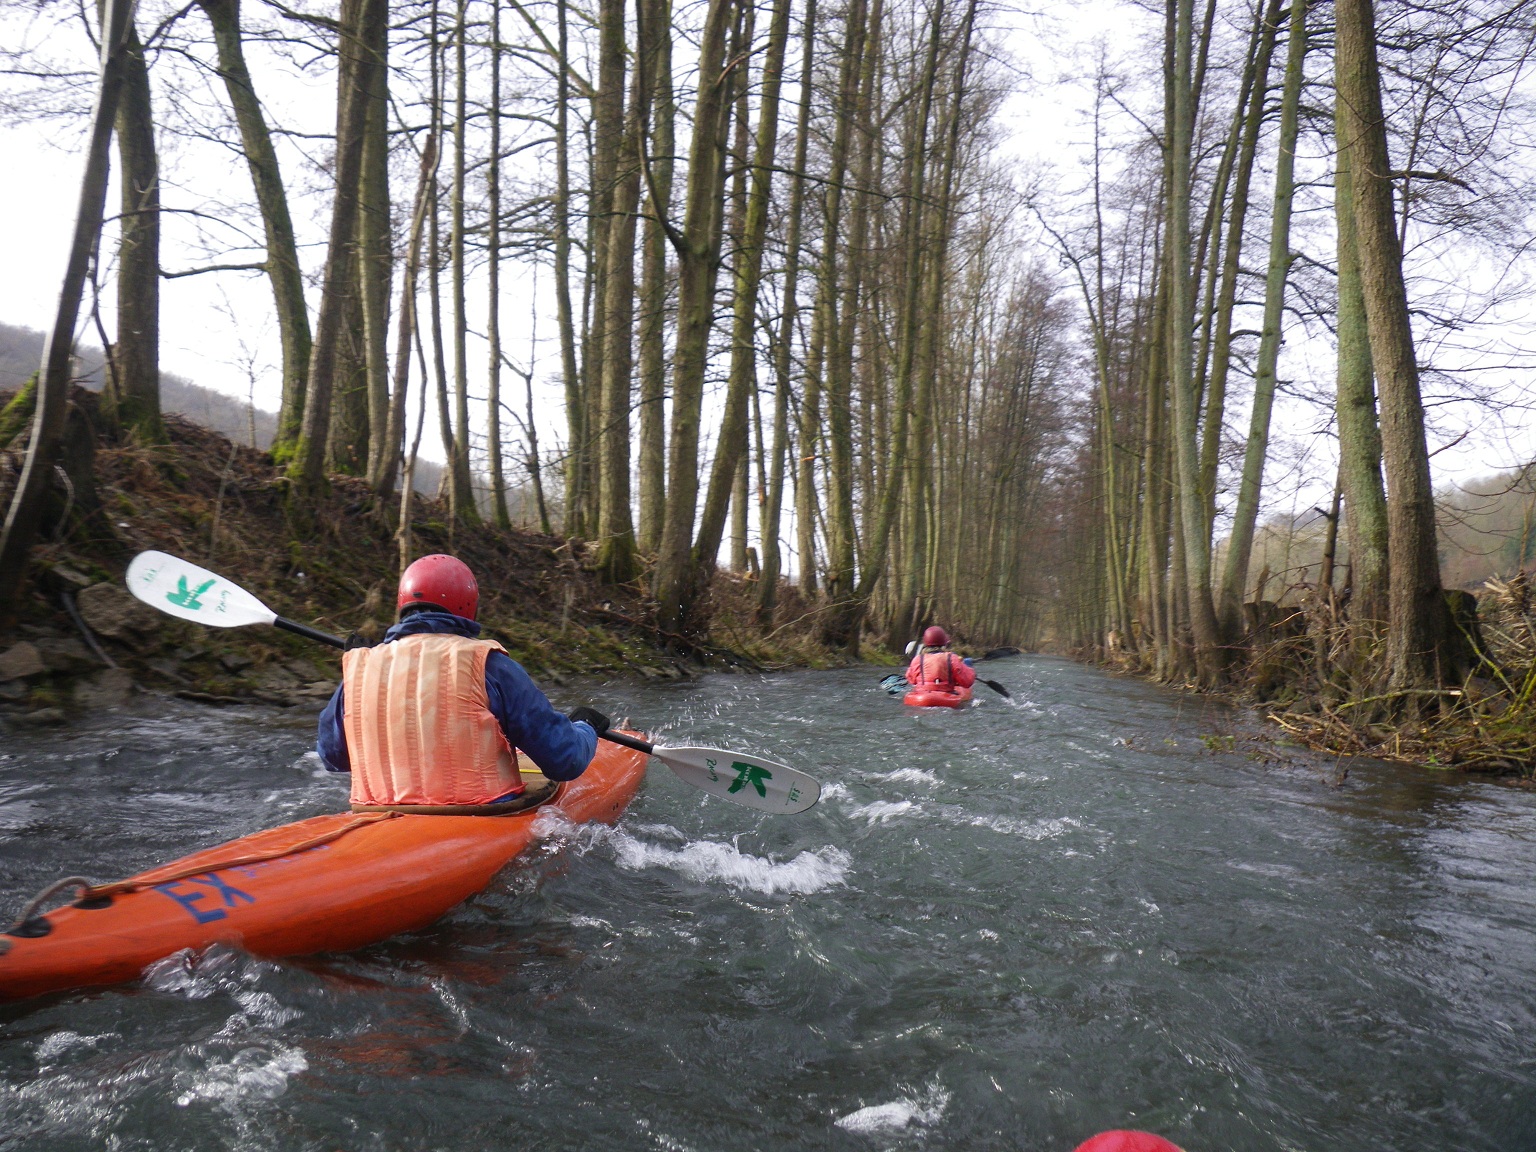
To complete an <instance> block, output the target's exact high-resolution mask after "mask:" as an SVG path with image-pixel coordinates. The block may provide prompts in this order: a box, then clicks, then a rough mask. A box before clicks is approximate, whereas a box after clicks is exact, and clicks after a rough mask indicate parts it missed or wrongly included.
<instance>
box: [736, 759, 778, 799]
mask: <svg viewBox="0 0 1536 1152" xmlns="http://www.w3.org/2000/svg"><path fill="white" fill-rule="evenodd" d="M731 767H732V768H734V769H735V770H736V779H735V780H733V781H731V786H730V787H729V788H727V789H726V791H727V792H740V791H741V790H742V789H743V788H746V787H751V788H754V789H756V790H757V794H758V795H759V796H763V797H766V796H767V795H768V789H767V787H766V782H767V781H769V780H772V779H773V773H772V772H770V771H768V769H766V768H760V767H758V765H756V764H744V763H742V762H741V761H740V760H735V761H732V763H731Z"/></svg>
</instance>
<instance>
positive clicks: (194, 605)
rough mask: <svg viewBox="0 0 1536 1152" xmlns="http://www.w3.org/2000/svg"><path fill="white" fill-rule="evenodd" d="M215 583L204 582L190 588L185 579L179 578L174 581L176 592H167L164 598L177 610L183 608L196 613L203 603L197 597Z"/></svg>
mask: <svg viewBox="0 0 1536 1152" xmlns="http://www.w3.org/2000/svg"><path fill="white" fill-rule="evenodd" d="M216 583H217V581H214V580H204V581H203V582H202V583H201V584H199V585H198V586H197V587H196V588H192V587H190V586H189V585H188V584H187V578H186V577H185V576H181V577H179V578H178V579H177V581H176V591H174V592H167V593H166V594H165V598H166V600H168V601H169V602H170V603H172V604H174V605H176V607H178V608H185V609H187V610H188V611H191V612H196V611H198V610H199V609H201V608H202V606H203V602H202V601H201V600H199V599H198V597H199V596H201V595H202V594H203V593H204V592H206V591H208V589H210V588H212V587H213V586H214V584H216Z"/></svg>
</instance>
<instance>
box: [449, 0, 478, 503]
mask: <svg viewBox="0 0 1536 1152" xmlns="http://www.w3.org/2000/svg"><path fill="white" fill-rule="evenodd" d="M468 9H469V0H458V8H457V12H456V15H455V19H454V28H453V54H454V70H453V75H454V85H453V190H452V192H451V193H450V196H451V199H450V201H449V205H448V212H449V227H450V229H451V230H450V232H449V235H448V252H449V259H450V261H451V262H452V272H451V275H450V279H451V280H452V290H453V451H452V453H451V454H450V455H449V457H448V460H447V468H448V504H449V510H450V512H451V514H452V516H453V518H454V519H455V520H459V521H463V522H464V523H466V524H478V523H480V509H479V508H478V507H476V505H475V490H474V481H473V478H472V477H471V475H470V469H469V348H468V334H469V319H468V316H467V314H466V312H467V307H466V301H465V283H466V276H465V267H464V247H465V236H464V191H465V189H464V181H465V176H466V170H467V166H468V156H467V155H466V151H467V142H466V140H465V136H466V134H467V131H468V127H469V124H468V120H469V109H468V104H467V100H468V87H469V66H468V60H467V57H468V48H469V45H468V43H467V39H468Z"/></svg>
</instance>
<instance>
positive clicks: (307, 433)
mask: <svg viewBox="0 0 1536 1152" xmlns="http://www.w3.org/2000/svg"><path fill="white" fill-rule="evenodd" d="M386 18H387V10H386V6H385V4H384V0H358V11H357V27H359V28H363V27H367V26H368V25H369V24H370V23H371V22H373V21H376V20H383V19H386ZM355 35H356V33H355V30H354V31H353V34H352V35H348V33H347V32H344V33H343V35H342V37H341V46H342V51H343V53H347V52H352V51H354V48H353V44H354V43H355V39H354V38H353V37H354V36H355ZM360 38H361V39H367V37H366V36H363V37H360ZM353 74H355V73H353ZM338 76H339V79H338V88H339V89H340V91H339V93H338V95H337V99H338V103H339V105H340V109H341V112H340V116H339V117H338V131H337V138H336V195H335V200H334V203H333V205H332V208H331V235H330V242H329V245H328V247H327V250H326V258H325V284H324V288H323V289H322V291H321V296H320V313H319V317H318V319H317V321H316V324H315V343H314V348H313V350H312V352H311V355H310V363H309V388H308V390H307V395H306V396H305V401H304V424H303V428H302V431H301V433H300V436H299V443H298V446H297V448H296V449H295V450H294V454H293V462H292V463H291V464H290V465H289V468H288V475H289V477H290V478H291V480H292V481H293V488H292V489H291V499H292V501H293V506H294V510H295V511H296V512H297V513H298V514H299V517H300V520H301V521H302V520H303V519H304V517H305V514H306V512H307V506H308V505H311V504H312V503H313V501H314V500H316V499H318V497H319V495H320V494H321V492H322V491H323V490H324V488H325V460H326V445H327V441H328V437H329V433H330V425H331V396H332V383H333V379H334V376H335V372H336V363H337V358H338V350H339V345H340V341H341V338H342V322H343V320H344V319H345V314H346V304H347V297H348V295H349V292H350V288H351V285H350V284H349V283H348V277H347V270H348V264H349V263H350V259H349V257H350V255H351V249H352V245H353V241H354V240H355V238H356V235H357V216H358V202H359V185H360V180H361V176H362V167H363V139H364V131H363V129H364V125H365V122H366V120H367V117H368V103H369V100H368V91H367V89H366V88H364V87H362V86H361V85H358V84H353V83H346V82H345V81H346V79H348V78H350V77H349V70H348V69H347V68H345V67H343V68H340V69H338Z"/></svg>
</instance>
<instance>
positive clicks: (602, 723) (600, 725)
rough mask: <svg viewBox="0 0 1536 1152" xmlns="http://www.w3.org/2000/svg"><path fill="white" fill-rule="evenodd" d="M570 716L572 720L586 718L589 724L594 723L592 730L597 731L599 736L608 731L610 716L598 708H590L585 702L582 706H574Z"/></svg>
mask: <svg viewBox="0 0 1536 1152" xmlns="http://www.w3.org/2000/svg"><path fill="white" fill-rule="evenodd" d="M570 718H571V719H572V720H585V721H586V722H587V723H588V724H590V725H592V731H594V732H596V733H597V734H598V735H599V736H601V735H602V734H603V733H604V732H606V731H608V725H609V720H608V717H606V716H604V715H603V714H602V713H601V712H599V711H598V710H597V709H596V708H588V707H587V706H586V705H585V704H583V705H582V706H581V707H580V708H572V709H571V713H570Z"/></svg>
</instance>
